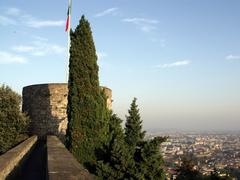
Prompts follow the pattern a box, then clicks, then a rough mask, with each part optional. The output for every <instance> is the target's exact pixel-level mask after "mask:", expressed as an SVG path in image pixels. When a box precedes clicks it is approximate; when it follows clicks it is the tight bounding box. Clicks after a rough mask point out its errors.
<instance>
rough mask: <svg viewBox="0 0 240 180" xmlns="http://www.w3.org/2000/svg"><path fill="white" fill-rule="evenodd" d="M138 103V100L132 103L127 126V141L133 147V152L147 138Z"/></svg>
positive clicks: (127, 117) (135, 99)
mask: <svg viewBox="0 0 240 180" xmlns="http://www.w3.org/2000/svg"><path fill="white" fill-rule="evenodd" d="M136 101H137V98H134V99H133V101H132V104H131V107H130V109H129V110H128V113H129V115H128V116H126V124H125V141H126V142H127V143H128V145H129V146H130V147H132V149H133V152H134V151H135V148H136V145H138V144H139V143H140V142H142V141H143V139H144V136H145V131H142V120H141V117H140V113H139V109H138V106H137V104H136Z"/></svg>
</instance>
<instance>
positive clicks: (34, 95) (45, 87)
mask: <svg viewBox="0 0 240 180" xmlns="http://www.w3.org/2000/svg"><path fill="white" fill-rule="evenodd" d="M101 88H102V90H103V92H104V94H105V95H106V97H107V107H108V108H109V109H111V108H112V91H111V89H109V88H107V87H101ZM67 96H68V85H67V84H66V83H61V84H60V83H59V84H56V83H55V84H36V85H31V86H26V87H24V88H23V96H22V97H23V106H22V108H23V112H26V113H27V114H28V115H29V117H30V119H31V123H30V132H31V133H32V134H36V135H38V136H44V135H48V134H51V135H57V136H58V137H59V138H60V139H61V140H64V136H65V134H66V129H67V123H68V120H67Z"/></svg>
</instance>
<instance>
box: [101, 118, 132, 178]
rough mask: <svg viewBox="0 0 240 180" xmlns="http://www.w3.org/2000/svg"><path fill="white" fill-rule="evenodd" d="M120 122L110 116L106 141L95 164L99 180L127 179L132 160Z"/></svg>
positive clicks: (118, 119)
mask: <svg viewBox="0 0 240 180" xmlns="http://www.w3.org/2000/svg"><path fill="white" fill-rule="evenodd" d="M121 123H122V120H121V119H120V118H118V117H117V116H116V114H112V115H111V118H110V121H109V136H108V141H106V144H105V145H104V146H103V149H102V156H101V159H99V161H98V164H97V176H98V177H99V178H100V179H112V180H115V179H129V177H130V174H129V172H128V171H129V166H131V165H133V159H132V157H131V155H130V154H129V152H128V148H127V144H126V143H125V141H124V133H123V129H122V127H121Z"/></svg>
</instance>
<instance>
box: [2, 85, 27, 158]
mask: <svg viewBox="0 0 240 180" xmlns="http://www.w3.org/2000/svg"><path fill="white" fill-rule="evenodd" d="M20 103H21V97H20V95H18V94H17V93H16V92H14V91H13V90H12V89H11V88H10V87H8V86H5V85H2V86H0V154H2V153H4V152H6V151H7V150H9V149H10V148H12V147H13V146H15V145H16V144H18V143H19V142H21V141H23V140H24V139H26V138H27V129H28V125H29V119H28V118H27V117H26V115H25V114H23V113H22V112H21V111H20Z"/></svg>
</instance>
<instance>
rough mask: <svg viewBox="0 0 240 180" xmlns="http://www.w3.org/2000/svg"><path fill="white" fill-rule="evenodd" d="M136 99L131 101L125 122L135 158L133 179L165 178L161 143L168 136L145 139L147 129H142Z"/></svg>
mask: <svg viewBox="0 0 240 180" xmlns="http://www.w3.org/2000/svg"><path fill="white" fill-rule="evenodd" d="M136 101H137V99H136V98H134V99H133V101H132V103H131V106H130V109H129V110H128V113H129V115H128V116H126V124H125V141H126V143H127V145H128V149H129V153H130V154H131V156H132V158H133V160H134V166H133V167H132V169H130V172H132V174H131V176H132V179H163V178H164V172H163V167H162V166H163V158H162V156H161V153H160V145H161V143H162V142H164V141H165V140H166V137H155V138H154V139H152V140H145V139H144V138H145V131H143V130H142V120H141V117H140V113H139V109H138V106H137V104H136Z"/></svg>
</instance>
